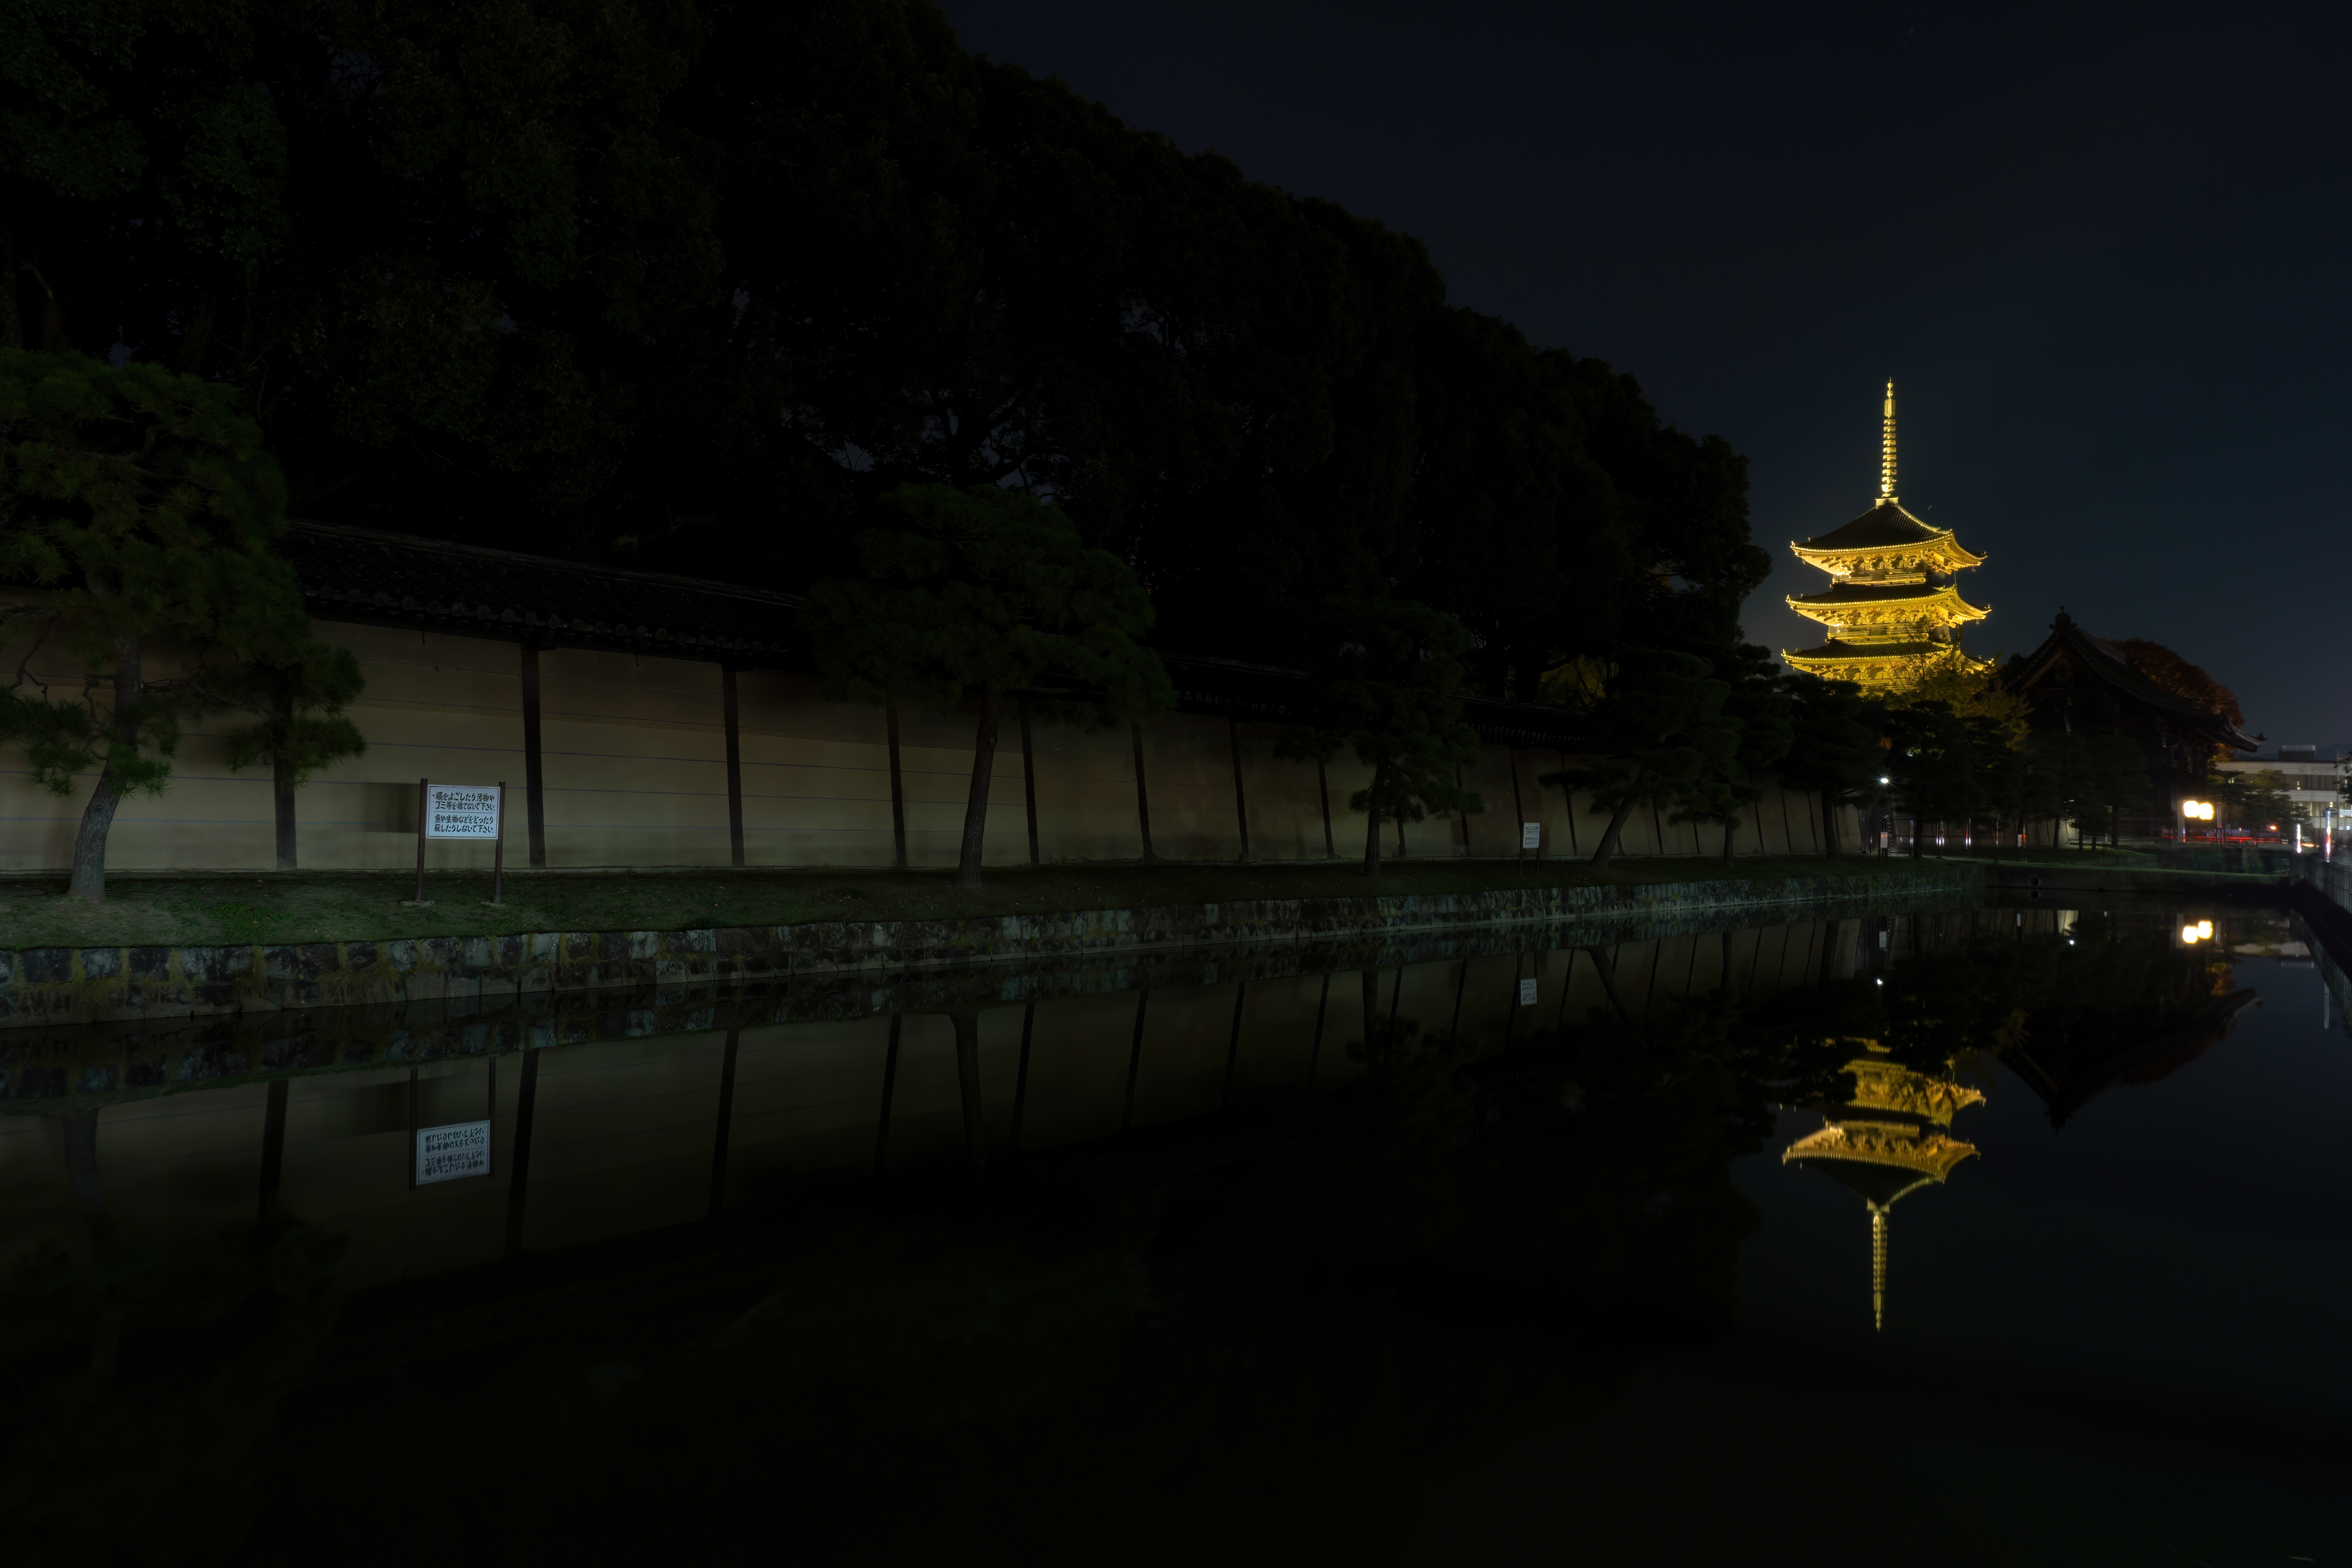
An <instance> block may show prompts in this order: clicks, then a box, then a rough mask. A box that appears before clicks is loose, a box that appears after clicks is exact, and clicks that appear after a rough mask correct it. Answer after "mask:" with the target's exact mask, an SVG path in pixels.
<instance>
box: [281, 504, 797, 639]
mask: <svg viewBox="0 0 2352 1568" xmlns="http://www.w3.org/2000/svg"><path fill="white" fill-rule="evenodd" d="M278 553H279V554H281V555H283V556H285V557H286V559H287V560H289V562H291V563H293V566H294V572H295V575H296V576H297V577H298V578H299V580H300V582H301V584H302V600H303V604H304V605H305V606H306V607H307V608H308V609H309V610H310V614H311V616H313V617H314V618H316V619H319V620H322V621H358V622H362V623H365V624H368V625H372V626H386V625H389V626H420V627H430V628H432V629H434V630H436V631H446V632H455V633H459V634H462V635H466V636H471V637H498V638H500V639H503V640H508V641H514V642H530V643H535V644H538V645H541V646H542V647H612V648H624V649H627V650H629V651H631V652H660V653H667V654H670V655H672V656H674V657H678V658H709V659H719V660H725V661H727V662H730V663H737V662H740V663H743V664H752V665H785V664H795V663H797V662H799V659H798V657H797V655H798V650H799V647H800V631H799V620H800V609H801V600H800V599H799V598H798V597H797V596H795V595H790V594H774V593H769V592H767V591H766V590H764V589H759V588H739V587H736V586H734V585H733V584H727V583H713V582H709V581H706V580H704V579H701V578H696V577H673V576H671V575H669V574H667V573H661V572H630V571H624V570H621V569H619V568H616V567H610V566H588V565H583V564H580V563H576V562H571V561H557V560H551V559H550V558H548V557H546V556H541V555H524V554H520V553H518V552H514V551H510V550H488V549H484V548H483V547H481V546H479V545H474V544H458V543H456V542H451V541H447V540H436V539H418V538H415V537H413V536H412V535H409V534H404V533H386V532H383V531H381V530H378V529H373V528H350V527H345V526H343V525H342V524H340V523H327V522H295V523H291V524H289V526H288V528H287V530H286V533H285V536H284V537H283V538H281V539H280V540H279V541H278Z"/></svg>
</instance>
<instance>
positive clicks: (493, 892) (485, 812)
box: [412, 779, 507, 908]
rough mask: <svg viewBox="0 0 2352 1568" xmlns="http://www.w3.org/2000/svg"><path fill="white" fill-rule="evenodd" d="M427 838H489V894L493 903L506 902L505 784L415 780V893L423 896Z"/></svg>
mask: <svg viewBox="0 0 2352 1568" xmlns="http://www.w3.org/2000/svg"><path fill="white" fill-rule="evenodd" d="M428 838H470V839H475V840H481V839H485V838H487V839H488V840H489V841H490V897H489V901H490V903H492V904H493V905H503V904H504V903H505V902H506V872H507V786H506V781H505V780H503V779H501V780H499V782H498V783H497V784H434V783H433V782H431V781H430V780H428V779H418V780H417V781H416V897H415V900H412V901H413V902H414V903H415V905H416V906H417V907H419V908H422V907H423V906H424V904H425V840H426V839H428Z"/></svg>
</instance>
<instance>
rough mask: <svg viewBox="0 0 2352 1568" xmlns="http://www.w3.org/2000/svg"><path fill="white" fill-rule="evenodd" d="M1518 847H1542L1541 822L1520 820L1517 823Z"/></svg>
mask: <svg viewBox="0 0 2352 1568" xmlns="http://www.w3.org/2000/svg"><path fill="white" fill-rule="evenodd" d="M1519 847H1520V848H1522V849H1540V848H1542V847H1543V824H1542V823H1540V822H1522V823H1520V824H1519Z"/></svg>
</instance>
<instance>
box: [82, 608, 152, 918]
mask: <svg viewBox="0 0 2352 1568" xmlns="http://www.w3.org/2000/svg"><path fill="white" fill-rule="evenodd" d="M145 689H146V688H145V686H144V684H143V682H142V680H141V679H140V676H139V639H138V638H137V637H117V638H116V639H115V642H114V717H113V720H112V721H111V722H110V723H109V724H108V726H107V733H106V741H107V746H106V766H104V767H103V768H101V769H100V770H99V774H98V787H97V788H96V789H94V790H92V791H90V792H89V805H85V806H83V807H82V809H81V826H80V827H79V829H77V830H76V831H75V833H74V858H73V880H72V881H71V882H70V883H68V885H67V887H66V891H67V893H68V894H69V895H70V896H72V897H74V898H77V899H87V900H89V901H90V902H91V903H93V904H97V903H103V902H105V901H106V836H107V835H108V834H109V833H110V832H111V831H112V830H113V827H114V813H115V810H116V808H117V807H119V806H121V804H122V775H121V773H117V772H116V771H115V766H114V759H115V754H116V753H117V752H121V753H122V754H123V755H124V756H125V757H126V758H127V757H128V756H130V755H131V753H132V752H133V750H134V748H136V746H137V745H138V742H139V714H138V706H139V698H140V694H141V693H142V691H144V690H145Z"/></svg>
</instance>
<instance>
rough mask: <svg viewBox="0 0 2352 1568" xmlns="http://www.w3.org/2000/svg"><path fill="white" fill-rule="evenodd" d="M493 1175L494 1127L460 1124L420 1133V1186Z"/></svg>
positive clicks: (429, 1129) (467, 1123)
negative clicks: (491, 1167) (492, 1141)
mask: <svg viewBox="0 0 2352 1568" xmlns="http://www.w3.org/2000/svg"><path fill="white" fill-rule="evenodd" d="M489 1173H490V1124H489V1123H488V1122H487V1121H456V1122H452V1123H450V1124H449V1125H448V1126H446V1127H420V1128H418V1129H417V1130H416V1184H417V1185H418V1186H420V1187H421V1186H423V1185H424V1184H425V1183H427V1182H454V1181H456V1180H457V1178H459V1177H460V1176H487V1175H488V1174H489Z"/></svg>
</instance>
